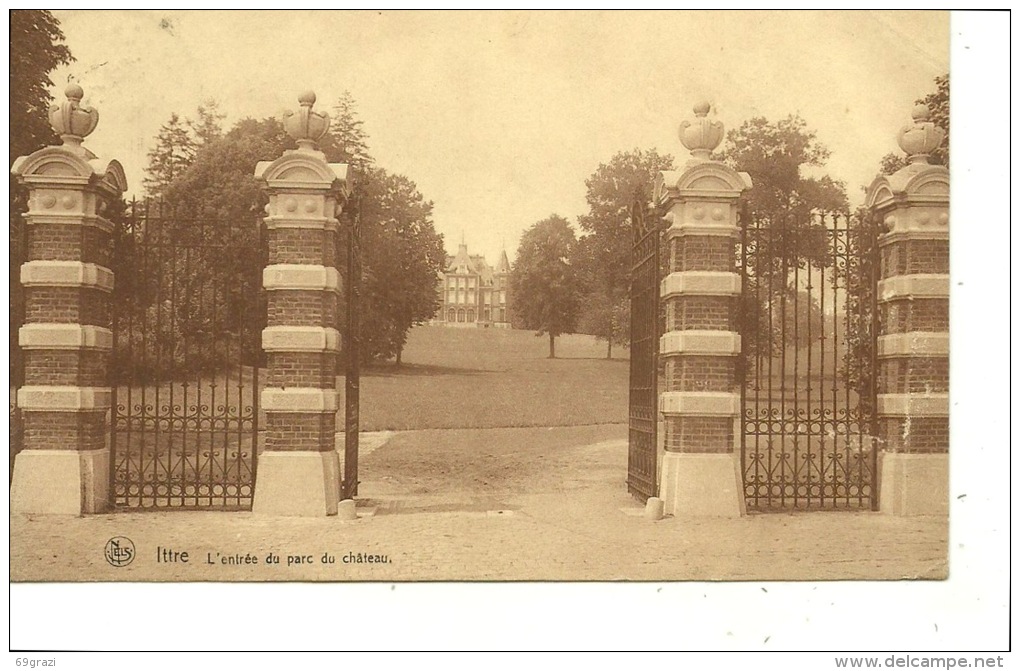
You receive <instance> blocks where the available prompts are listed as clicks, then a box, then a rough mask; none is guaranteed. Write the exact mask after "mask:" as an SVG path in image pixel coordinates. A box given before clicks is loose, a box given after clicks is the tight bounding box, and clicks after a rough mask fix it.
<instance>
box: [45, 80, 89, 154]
mask: <svg viewBox="0 0 1020 671" xmlns="http://www.w3.org/2000/svg"><path fill="white" fill-rule="evenodd" d="M84 96H85V91H84V90H83V89H82V87H81V86H79V85H78V84H68V86H67V88H65V89H64V97H65V98H67V100H65V101H64V102H62V103H59V104H54V105H50V110H49V119H50V126H51V127H52V128H53V130H54V131H55V132H56V133H57V134H58V135H59V136H60V139H61V141H63V143H64V145H65V146H67V147H68V148H70V149H72V150H75V151H77V152H79V153H85V152H86V151H87V150H86V149H85V148H84V147H82V144H81V143H82V141H83V140H84V139H85V137H86V136H88V135H89V134H90V133H91V132H92V131H94V130H95V129H96V126H97V125H99V111H98V110H96V109H95V108H93V107H83V106H82V105H81V99H82V98H83V97H84ZM90 158H95V156H92V157H90Z"/></svg>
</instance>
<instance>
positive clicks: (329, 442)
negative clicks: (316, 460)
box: [266, 412, 336, 452]
mask: <svg viewBox="0 0 1020 671" xmlns="http://www.w3.org/2000/svg"><path fill="white" fill-rule="evenodd" d="M335 440H336V413H334V412H267V413H266V449H267V450H273V451H278V452H288V451H294V452H297V451H308V452H329V451H330V450H333V449H334V447H335Z"/></svg>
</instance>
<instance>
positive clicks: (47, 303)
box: [11, 84, 127, 515]
mask: <svg viewBox="0 0 1020 671" xmlns="http://www.w3.org/2000/svg"><path fill="white" fill-rule="evenodd" d="M83 95H84V93H83V91H82V89H81V87H79V86H77V85H75V84H72V85H70V86H68V87H67V90H66V91H65V96H66V98H67V101H66V102H64V103H62V104H60V105H53V106H52V107H51V108H50V122H51V125H52V126H53V128H54V130H55V131H56V132H57V133H58V134H60V136H61V138H62V140H63V144H62V145H61V146H52V147H46V148H44V149H40V150H39V151H37V152H35V153H34V154H31V155H29V156H22V157H20V158H18V159H17V160H16V161H15V162H14V164H13V166H12V167H11V172H12V173H13V174H14V175H15V176H16V177H17V178H18V181H19V182H20V183H21V184H22V185H24V186H25V187H27V188H28V190H29V198H28V212H26V213H25V215H24V219H25V226H26V238H27V240H26V242H27V262H26V263H24V264H23V265H22V266H21V283H22V285H23V286H24V287H25V324H24V325H23V326H22V327H21V329H20V331H19V333H18V341H19V345H20V347H21V349H22V351H23V353H24V363H25V377H24V379H25V386H23V387H22V388H21V389H19V390H18V391H17V394H16V399H17V406H18V407H19V408H20V410H21V412H22V417H23V426H24V438H23V449H22V451H21V452H20V453H19V454H18V456H17V458H16V460H15V464H14V478H13V482H12V485H11V509H12V510H13V511H14V512H20V513H65V514H73V515H80V514H85V513H95V512H101V511H102V510H104V509H105V508H106V507H107V505H108V503H109V468H110V452H109V448H108V446H107V437H108V435H109V425H108V419H107V417H108V411H109V409H110V397H111V390H110V387H109V381H108V377H107V370H108V358H109V353H110V349H111V346H112V334H111V332H110V329H109V326H110V303H109V294H110V291H111V290H112V289H113V283H114V277H113V273H112V272H111V271H110V269H109V268H110V266H111V265H112V264H111V260H110V236H111V231H112V230H113V225H112V224H111V223H110V221H108V220H107V219H106V218H105V216H104V214H105V212H106V209H107V208H108V206H109V204H110V202H111V201H113V200H115V199H118V198H119V197H120V196H121V194H122V193H123V192H124V190H125V189H126V188H127V183H126V180H125V178H124V171H123V169H122V168H121V166H120V164H119V163H117V162H116V161H109V162H104V161H100V160H99V159H97V158H96V156H95V155H94V154H93V153H92V152H90V151H89V150H88V149H86V148H85V147H83V146H82V138H83V137H85V136H86V135H88V134H89V133H91V132H92V131H93V130H94V129H95V127H96V124H97V122H98V113H97V112H96V111H95V110H94V109H91V108H87V107H84V106H82V105H81V104H80V103H81V99H82V97H83Z"/></svg>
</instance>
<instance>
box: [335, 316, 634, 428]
mask: <svg viewBox="0 0 1020 671" xmlns="http://www.w3.org/2000/svg"><path fill="white" fill-rule="evenodd" d="M605 352H606V348H605V343H601V342H598V341H596V340H595V339H594V338H592V337H590V336H581V335H567V336H561V337H559V338H557V339H556V356H557V358H556V359H549V358H548V353H549V341H548V338H547V337H536V336H535V334H534V333H533V332H530V331H514V330H508V329H473V328H471V329H469V328H448V327H443V326H420V327H418V328H415V329H412V330H411V332H410V333H409V334H408V342H407V346H406V347H405V349H404V355H403V361H404V363H403V364H402V365H401V366H399V367H398V366H396V365H395V364H392V363H391V364H380V365H376V366H371V367H368V368H365V369H363V370H362V374H361V429H362V430H363V431H378V430H384V429H396V430H399V429H454V428H456V429H460V428H490V427H523V426H578V425H589V424H616V423H621V422H626V421H627V396H628V362H627V360H626V359H622V358H616V359H612V360H607V359H606V358H605ZM623 355H624V356H625V355H626V350H624V352H623ZM338 386H339V387H340V389H341V392H342V390H343V379H342V378H341V379H340V380H338ZM341 396H342V394H341ZM342 418H343V412H340V413H338V420H340V421H339V422H338V426H337V428H338V430H342V427H343V423H342Z"/></svg>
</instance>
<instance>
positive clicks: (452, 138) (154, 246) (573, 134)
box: [9, 9, 973, 642]
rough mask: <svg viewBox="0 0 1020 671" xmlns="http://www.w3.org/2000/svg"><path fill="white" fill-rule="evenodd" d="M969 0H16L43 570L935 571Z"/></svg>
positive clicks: (254, 575) (19, 543)
mask: <svg viewBox="0 0 1020 671" xmlns="http://www.w3.org/2000/svg"><path fill="white" fill-rule="evenodd" d="M950 18H951V17H950V14H949V12H942V11H937V12H936V11H804V12H801V11H796V12H795V11H648V12H637V11H494V12H481V11H462V12H442V11H282V10H274V11H254V10H252V11H198V10H167V11H156V10H152V11H148V10H146V11H142V10H131V11H129V10H110V11H97V10H73V9H64V10H54V11H51V12H45V11H37V10H14V11H12V12H11V15H10V23H11V61H10V68H11V117H10V125H11V157H10V158H11V175H12V179H11V193H10V197H11V225H10V378H9V379H10V384H9V388H10V403H9V408H10V457H11V462H10V463H11V477H10V506H11V508H10V580H11V582H12V583H237V582H249V583H265V582H314V583H317V584H322V585H323V587H324V588H326V587H327V585H325V584H326V583H352V582H353V583H386V584H395V583H405V582H408V583H436V582H442V583H451V582H562V583H577V582H616V581H627V582H655V583H686V582H705V581H711V582H718V581H739V582H745V583H746V582H748V581H800V582H803V581H902V580H905V579H906V580H911V581H932V582H934V583H941V582H942V581H945V580H946V579H947V578H949V577H950V575H952V574H953V572H954V571H956V569H957V567H956V566H954V565H952V564H951V562H950V509H951V506H958V505H961V503H960V501H955V502H954V497H956V496H958V495H962V496H966V495H967V493H966V492H962V491H958V490H957V489H955V488H951V487H950V482H951V478H953V477H955V476H954V475H953V472H951V469H950V405H951V404H950V365H949V361H950V328H951V326H952V328H953V329H954V336H953V337H954V339H955V337H956V335H955V333H956V331H955V329H956V328H957V326H958V325H957V324H956V323H955V322H954V323H953V324H952V325H951V324H950V288H951V282H950V279H951V275H950V235H949V230H950V228H951V227H953V228H954V231H953V236H957V235H959V234H960V232H959V231H958V230H956V229H955V227H954V224H955V223H957V222H956V219H955V218H956V217H957V212H958V209H957V208H956V207H954V208H953V209H952V212H953V220H952V221H951V217H950V211H951V208H950V170H949V165H950V156H949V151H950V146H951V144H950V135H949V131H950V128H949V119H950V114H949V108H950V90H951V89H950V82H951V78H950V74H951V73H952V74H953V78H952V83H953V84H954V85H956V84H957V83H960V82H958V80H957V75H956V69H955V61H954V68H952V69H951V68H950V36H951V20H950ZM960 81H961V82H962V80H960ZM963 85H966V82H962V83H961V86H963ZM955 91H956V90H955V89H953V93H954V96H955V95H956V93H955ZM953 104H954V105H955V104H956V98H955V97H954V98H953ZM955 109H956V108H955V107H954V115H953V118H954V119H956V118H957V117H956V111H955ZM956 127H957V126H956V124H954V128H953V132H954V133H955V132H957V131H956ZM955 138H956V136H954V140H953V142H952V147H953V151H954V152H957V151H959V149H958V147H960V146H961V145H960V144H958V141H957V140H956V139H955ZM954 165H956V164H955V163H954ZM953 176H954V179H955V177H956V175H955V173H954V175H953ZM955 193H956V190H955V186H954V197H955ZM962 223H963V224H966V225H968V226H969V225H970V224H971V223H973V222H962ZM956 244H957V243H956V239H955V237H954V242H953V245H954V255H955V254H956V251H955V249H956V247H955V245H956ZM955 262H956V261H955V256H954V263H955ZM954 279H955V278H954ZM953 291H957V287H955V286H954V287H953ZM953 300H954V301H955V300H956V298H955V297H954V299H953ZM953 310H954V311H955V310H956V306H955V304H954V306H953ZM955 319H956V313H955V312H954V320H955ZM955 347H956V345H955V340H954V352H955V351H956V350H955ZM958 372H961V374H964V375H966V374H967V372H966V371H963V369H962V368H959V369H958V368H957V367H956V366H955V363H954V367H953V370H952V375H953V376H954V382H953V384H954V385H955V384H956V380H955V376H956V375H957V374H958ZM954 408H955V405H954ZM954 412H956V410H955V409H954ZM953 436H954V441H955V439H956V438H957V435H956V434H955V433H954V434H953ZM957 447H958V446H957V445H956V444H955V442H954V445H953V449H956V448H957ZM960 447H968V446H967V445H964V446H960ZM953 463H954V467H953V468H954V469H955V468H956V466H955V461H954V462H953ZM954 472H955V471H954ZM954 510H955V508H954ZM954 524H955V522H954ZM210 589H212V587H211V586H210ZM762 589H764V588H762ZM881 619H882V618H881V617H879V620H881ZM756 631H757V630H756ZM762 638H763V640H765V641H766V642H767V640H768V639H767V635H766V636H763V637H762Z"/></svg>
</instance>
